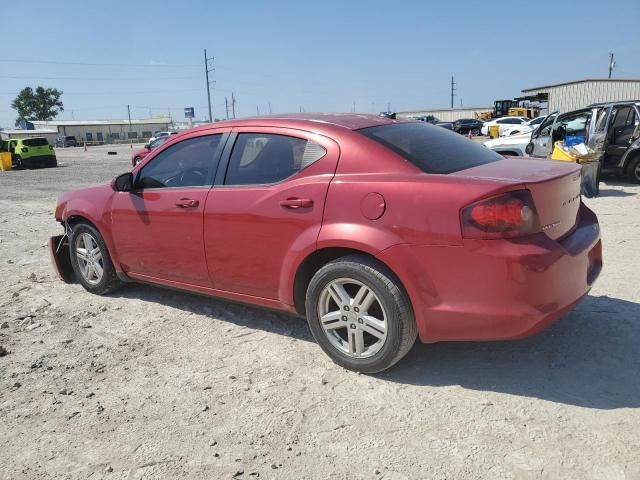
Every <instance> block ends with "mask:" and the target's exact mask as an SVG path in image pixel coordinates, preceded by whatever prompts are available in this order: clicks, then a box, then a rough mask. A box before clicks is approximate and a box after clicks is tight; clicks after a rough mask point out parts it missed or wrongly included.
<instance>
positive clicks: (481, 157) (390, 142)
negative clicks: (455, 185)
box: [358, 123, 502, 174]
mask: <svg viewBox="0 0 640 480" xmlns="http://www.w3.org/2000/svg"><path fill="white" fill-rule="evenodd" d="M358 132H360V133H361V134H363V135H365V136H367V137H369V138H371V139H372V140H375V141H376V142H378V143H380V144H381V145H384V146H385V147H387V148H388V149H390V150H393V151H394V152H395V153H397V154H398V155H400V156H402V157H403V158H405V159H407V160H409V161H410V162H411V163H413V164H414V165H415V166H417V167H418V168H420V169H421V170H422V171H423V172H426V173H438V174H443V173H444V174H446V173H453V172H458V171H460V170H465V169H467V168H472V167H477V166H478V165H484V164H486V163H491V162H497V161H498V160H502V157H501V156H500V155H499V154H497V153H495V152H493V151H491V150H489V149H488V148H485V147H483V146H482V145H480V144H478V143H475V142H473V141H470V140H469V139H467V138H465V137H463V136H461V135H459V134H457V133H454V132H451V131H449V130H447V129H444V128H442V127H435V126H432V125H427V124H424V123H395V124H391V125H380V126H377V127H368V128H363V129H360V130H358Z"/></svg>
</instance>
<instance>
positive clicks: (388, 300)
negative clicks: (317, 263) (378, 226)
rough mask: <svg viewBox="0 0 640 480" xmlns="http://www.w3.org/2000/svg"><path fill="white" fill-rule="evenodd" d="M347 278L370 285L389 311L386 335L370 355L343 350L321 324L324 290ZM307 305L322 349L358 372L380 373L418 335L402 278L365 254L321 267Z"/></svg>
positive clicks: (310, 322) (311, 284) (310, 288)
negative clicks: (358, 356) (362, 356)
mask: <svg viewBox="0 0 640 480" xmlns="http://www.w3.org/2000/svg"><path fill="white" fill-rule="evenodd" d="M345 278H347V279H353V280H356V281H358V282H360V283H361V284H363V285H364V286H366V287H367V288H368V289H370V290H371V291H372V292H373V293H374V294H375V295H376V296H377V297H378V299H379V303H380V307H382V308H383V309H384V312H385V313H386V339H385V340H384V342H383V344H382V346H381V347H380V348H379V350H378V351H377V352H376V353H375V354H373V355H371V356H369V357H366V358H354V357H353V356H349V355H347V354H346V353H344V352H342V351H341V350H340V349H338V348H337V347H336V346H334V345H333V344H332V342H331V341H330V340H329V337H328V334H327V333H325V330H324V329H323V327H322V325H321V321H320V313H319V311H318V310H319V304H320V300H321V295H322V292H323V291H324V290H325V288H326V287H328V285H329V284H330V283H331V282H333V281H334V280H337V279H345ZM305 306H306V312H307V321H308V322H309V327H310V329H311V332H312V334H313V336H314V338H315V340H316V342H317V343H318V344H319V345H320V347H321V348H322V350H324V352H325V353H326V354H327V355H328V356H329V357H330V358H331V359H332V360H333V361H334V362H335V363H337V364H338V365H340V366H342V367H344V368H347V369H349V370H354V371H356V372H362V373H376V372H380V371H382V370H386V369H387V368H390V367H391V366H393V365H394V364H395V363H397V362H398V361H399V360H400V359H401V358H402V357H404V356H405V355H406V354H407V353H408V352H409V350H410V349H411V347H412V346H413V344H414V343H415V340H416V337H417V328H416V323H415V319H414V316H413V310H412V308H411V303H410V301H409V298H408V296H407V294H406V292H405V291H404V288H403V287H402V285H401V284H400V281H399V280H398V279H397V278H396V276H395V275H394V274H393V273H392V272H391V271H389V270H388V269H387V268H386V267H385V266H384V265H382V264H380V263H379V262H376V261H375V260H372V259H371V258H369V257H366V256H364V255H348V256H345V257H341V258H338V259H337V260H334V261H332V262H330V263H328V264H326V265H325V266H323V267H322V268H321V269H320V270H318V272H317V273H316V274H315V275H314V276H313V278H312V279H311V282H310V283H309V287H308V289H307V296H306V302H305ZM354 310H355V309H354ZM354 315H358V314H355V313H354ZM342 318H343V319H344V318H346V317H342ZM358 321H360V320H358ZM347 323H348V322H347ZM351 327H352V328H353V325H351ZM345 329H346V330H347V332H349V331H350V330H349V329H348V328H347V327H346V326H345Z"/></svg>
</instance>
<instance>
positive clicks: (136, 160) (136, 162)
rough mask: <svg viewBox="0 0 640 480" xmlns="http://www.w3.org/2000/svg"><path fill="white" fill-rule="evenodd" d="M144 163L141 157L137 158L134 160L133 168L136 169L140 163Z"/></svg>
mask: <svg viewBox="0 0 640 480" xmlns="http://www.w3.org/2000/svg"><path fill="white" fill-rule="evenodd" d="M141 161H142V159H141V158H140V157H135V158H134V159H133V166H134V167H135V166H136V165H138V164H139V163H140V162H141Z"/></svg>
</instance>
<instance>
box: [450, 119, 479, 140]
mask: <svg viewBox="0 0 640 480" xmlns="http://www.w3.org/2000/svg"><path fill="white" fill-rule="evenodd" d="M483 126H484V122H482V121H480V120H478V119H476V118H461V119H459V120H456V121H455V122H453V127H452V130H453V131H454V132H456V133H461V134H463V135H464V134H467V133H469V132H471V135H473V136H478V135H480V134H481V131H482V127H483Z"/></svg>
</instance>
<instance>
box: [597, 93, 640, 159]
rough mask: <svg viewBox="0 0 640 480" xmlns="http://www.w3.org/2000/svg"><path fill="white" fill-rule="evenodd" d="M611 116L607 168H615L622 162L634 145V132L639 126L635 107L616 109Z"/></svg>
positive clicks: (623, 106) (618, 107)
mask: <svg viewBox="0 0 640 480" xmlns="http://www.w3.org/2000/svg"><path fill="white" fill-rule="evenodd" d="M611 115H612V117H611V119H610V120H609V124H610V125H611V126H610V128H609V132H608V133H607V139H608V140H607V142H606V145H607V146H606V154H605V165H606V166H615V165H617V164H618V163H619V162H620V158H621V157H622V156H623V155H624V154H625V152H626V151H627V149H628V148H629V146H630V145H631V143H632V137H633V132H634V131H635V129H636V126H637V124H638V115H637V112H636V109H635V108H634V107H633V105H620V106H617V107H614V109H613V111H612V113H611Z"/></svg>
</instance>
